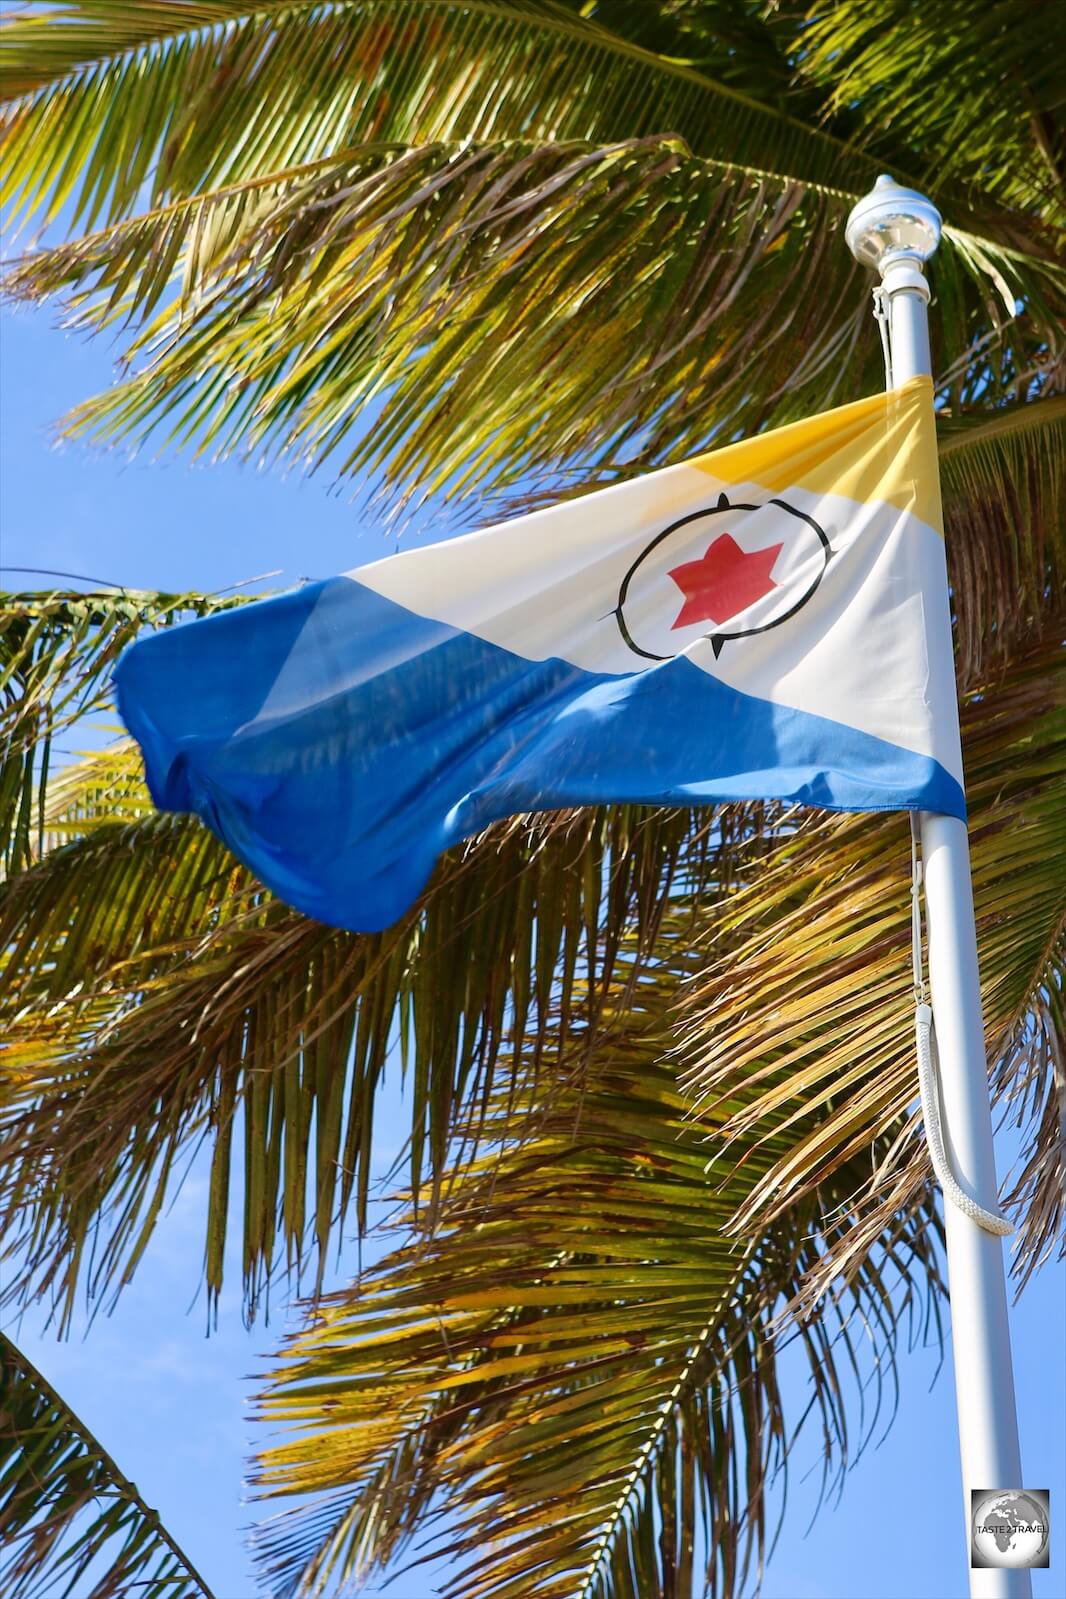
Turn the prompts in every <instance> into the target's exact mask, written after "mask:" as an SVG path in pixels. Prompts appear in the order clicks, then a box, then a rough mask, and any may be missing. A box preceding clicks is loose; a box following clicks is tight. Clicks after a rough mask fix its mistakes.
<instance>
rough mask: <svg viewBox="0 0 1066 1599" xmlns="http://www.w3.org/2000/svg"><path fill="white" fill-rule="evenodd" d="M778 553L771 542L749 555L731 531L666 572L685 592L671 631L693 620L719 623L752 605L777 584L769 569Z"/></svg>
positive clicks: (717, 625) (779, 552) (777, 547)
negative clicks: (700, 553) (700, 554)
mask: <svg viewBox="0 0 1066 1599" xmlns="http://www.w3.org/2000/svg"><path fill="white" fill-rule="evenodd" d="M780 554H781V545H780V544H770V545H768V546H767V547H766V548H765V549H763V550H752V552H751V554H750V555H749V554H748V552H747V550H742V549H741V547H740V545H739V544H738V543H737V541H736V539H734V538H733V537H732V536H731V535H730V534H728V533H722V534H720V535H719V536H718V538H716V539H715V540H714V542H713V543H712V544H711V545H709V546H708V548H707V550H706V552H705V554H704V555H702V556H701V557H700V559H699V560H698V561H686V562H685V563H684V565H683V566H675V567H673V568H672V570H671V571H670V572H669V573H668V576H670V577H672V578H673V580H674V582H675V583H676V584H677V586H678V588H679V589H680V590H681V592H682V594H683V595H684V596H685V603H684V605H683V606H682V607H681V609H680V611H679V612H678V615H677V620H676V621H675V622H674V623H672V624H671V628H670V631H671V632H673V631H674V629H675V628H678V627H690V626H691V625H692V623H693V622H713V623H714V625H715V626H716V627H720V626H721V624H722V623H723V622H728V621H729V618H730V617H731V616H736V615H737V614H738V612H740V611H743V610H745V609H746V608H747V607H748V606H749V605H754V603H755V601H756V600H761V599H762V597H763V595H764V594H769V592H770V590H771V589H775V588H777V584H776V583H775V582H774V580H773V578H772V577H771V576H770V570H771V568H772V566H773V564H774V562H775V561H776V560H777V557H778V556H779V555H780Z"/></svg>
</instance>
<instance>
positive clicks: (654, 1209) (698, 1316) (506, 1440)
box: [258, 980, 935, 1599]
mask: <svg viewBox="0 0 1066 1599" xmlns="http://www.w3.org/2000/svg"><path fill="white" fill-rule="evenodd" d="M668 996H669V986H668V987H667V989H666V990H665V991H664V995H659V994H658V992H657V991H656V989H655V985H654V980H652V983H651V986H650V988H649V989H648V990H647V991H646V992H645V997H644V999H643V1000H642V1001H641V1002H639V1003H638V1007H637V1014H636V1016H635V1015H634V1010H633V1007H632V1005H631V1002H630V1001H629V1000H628V999H627V1000H624V1001H623V1005H624V1009H622V1010H620V1011H619V1012H616V1013H615V1019H616V1021H618V1022H620V1023H622V1025H621V1026H620V1027H619V1028H618V1029H617V1030H614V1031H608V1032H605V1033H603V1034H602V1035H601V1037H600V1040H599V1042H598V1044H597V1045H596V1046H594V1049H593V1053H592V1057H591V1059H590V1058H588V1057H587V1056H586V1057H585V1058H584V1061H583V1064H582V1066H581V1069H580V1070H578V1071H577V1072H576V1075H575V1076H574V1078H573V1079H572V1080H571V1081H570V1082H569V1083H567V1082H566V1081H565V1077H563V1079H562V1080H561V1074H560V1071H559V1069H558V1067H557V1069H556V1070H555V1072H554V1073H553V1076H554V1078H555V1081H556V1083H557V1085H558V1086H557V1087H556V1090H555V1092H554V1094H553V1097H552V1103H551V1104H550V1105H549V1106H546V1107H543V1106H542V1107H541V1108H540V1110H539V1113H538V1112H536V1111H535V1110H534V1108H533V1107H529V1106H527V1107H523V1105H522V1103H521V1100H522V1091H521V1090H519V1093H518V1096H517V1098H514V1097H513V1098H512V1108H511V1109H510V1110H508V1109H506V1108H505V1107H506V1095H505V1094H503V1093H502V1092H501V1095H500V1098H499V1101H498V1103H497V1107H496V1109H495V1111H494V1113H493V1114H492V1115H491V1116H490V1121H489V1138H490V1140H491V1141H492V1142H493V1143H496V1144H497V1145H502V1146H503V1148H502V1149H501V1151H500V1152H499V1153H498V1154H494V1155H491V1156H486V1158H485V1160H484V1161H483V1162H482V1163H481V1165H480V1166H479V1167H477V1168H474V1169H472V1170H471V1169H468V1170H466V1171H464V1172H462V1173H461V1174H457V1177H456V1180H455V1182H454V1183H453V1184H452V1185H451V1186H450V1189H449V1198H448V1201H447V1203H446V1205H445V1208H444V1211H443V1213H442V1217H441V1225H440V1226H439V1227H438V1229H437V1230H436V1232H435V1233H434V1235H433V1236H432V1237H426V1236H422V1235H418V1234H416V1235H415V1236H414V1237H412V1239H411V1241H410V1243H408V1244H406V1245H405V1246H403V1247H401V1248H399V1249H397V1250H396V1251H395V1252H394V1253H393V1254H392V1255H390V1256H389V1257H387V1258H386V1259H385V1260H384V1261H383V1262H382V1263H381V1265H380V1266H378V1267H376V1268H374V1269H372V1270H371V1271H369V1272H368V1273H365V1274H364V1276H363V1277H362V1278H361V1279H360V1280H359V1282H358V1283H357V1284H355V1285H353V1287H352V1289H351V1290H349V1291H345V1292H343V1293H340V1294H337V1295H334V1296H331V1297H330V1298H329V1299H328V1300H327V1301H326V1302H325V1303H323V1304H321V1305H319V1307H318V1308H317V1309H316V1311H315V1314H314V1316H313V1317H312V1318H311V1319H310V1320H309V1322H308V1324H307V1326H306V1328H305V1330H304V1331H303V1332H301V1333H300V1334H299V1335H298V1336H297V1337H295V1338H294V1339H293V1340H292V1341H291V1342H290V1344H289V1345H288V1347H287V1348H286V1350H285V1355H286V1359H285V1363H284V1365H282V1366H281V1367H280V1368H279V1369H278V1370H277V1371H276V1372H275V1373H274V1374H273V1376H272V1379H271V1383H270V1386H269V1388H268V1389H267V1391H266V1393H265V1395H264V1396H263V1399H262V1403H261V1414H262V1417H263V1419H264V1420H266V1421H269V1422H271V1423H273V1424H275V1425H276V1424H278V1423H282V1424H284V1425H285V1426H286V1427H287V1428H288V1429H290V1430H291V1432H292V1437H291V1438H290V1440H289V1441H287V1442H283V1443H280V1444H278V1445H277V1446H276V1447H273V1448H270V1449H267V1450H266V1451H264V1453H263V1455H262V1456H261V1460H260V1465H259V1473H258V1482H259V1485H260V1488H261V1491H262V1492H263V1493H264V1494H265V1495H269V1496H271V1497H273V1496H277V1495H290V1494H297V1495H304V1494H311V1495H313V1496H314V1497H313V1499H312V1501H311V1503H310V1505H308V1506H307V1507H301V1508H298V1509H297V1510H295V1511H292V1512H290V1513H288V1514H287V1515H283V1516H281V1517H278V1518H275V1520H273V1521H272V1522H268V1523H267V1524H266V1526H265V1527H264V1528H263V1530H262V1533H261V1535H260V1548H261V1559H262V1565H263V1570H264V1575H265V1577H266V1578H267V1580H268V1581H269V1583H270V1585H271V1587H272V1588H273V1590H274V1591H275V1592H279V1593H295V1592H297V1591H305V1592H314V1593H322V1592H327V1591H328V1592H335V1591H338V1590H340V1588H341V1587H342V1586H343V1584H344V1583H345V1582H346V1581H351V1580H353V1579H358V1578H361V1577H362V1578H365V1577H367V1576H369V1575H370V1574H371V1573H372V1572H373V1571H374V1570H375V1569H378V1568H380V1567H381V1565H382V1564H383V1563H384V1562H385V1561H386V1560H389V1559H395V1558H397V1557H398V1556H399V1555H400V1554H402V1551H403V1549H404V1547H405V1545H406V1544H407V1543H408V1541H409V1539H410V1537H411V1535H412V1533H413V1531H414V1530H415V1529H416V1528H417V1527H418V1525H419V1522H420V1519H421V1517H422V1516H423V1515H424V1514H425V1512H426V1510H427V1507H428V1505H429V1503H430V1501H431V1500H432V1501H433V1503H434V1505H435V1507H436V1508H437V1509H438V1510H439V1511H440V1512H442V1513H443V1517H444V1523H443V1527H442V1529H441V1530H439V1531H438V1532H437V1533H436V1534H435V1535H434V1536H433V1540H432V1543H433V1548H434V1552H435V1553H438V1554H442V1553H443V1554H449V1555H451V1556H452V1557H453V1559H454V1560H455V1561H456V1563H457V1570H456V1572H455V1575H454V1577H453V1578H452V1579H451V1581H450V1582H449V1583H448V1585H447V1587H446V1589H445V1592H446V1593H447V1594H449V1595H456V1596H458V1595H462V1596H463V1599H475V1596H476V1599H504V1596H506V1599H518V1596H519V1595H521V1596H522V1599H575V1596H578V1595H580V1596H582V1599H593V1596H595V1599H606V1596H607V1595H610V1596H611V1599H646V1596H647V1595H648V1594H653V1593H664V1592H669V1591H673V1592H676V1593H678V1594H679V1595H685V1596H686V1599H687V1596H688V1595H689V1594H690V1593H691V1592H692V1591H693V1583H694V1578H695V1573H694V1570H693V1561H694V1550H695V1548H696V1547H697V1544H698V1542H700V1541H701V1540H702V1543H703V1546H704V1548H705V1549H706V1551H707V1554H708V1557H709V1560H710V1567H709V1571H708V1582H709V1586H710V1591H711V1592H712V1593H717V1594H722V1595H728V1594H732V1593H735V1592H737V1591H738V1590H739V1589H741V1588H742V1587H743V1585H744V1582H745V1576H746V1574H747V1573H748V1572H749V1570H750V1567H751V1563H752V1562H753V1561H754V1562H755V1563H756V1564H761V1560H762V1557H763V1555H764V1553H765V1547H766V1536H767V1533H766V1525H765V1508H764V1487H765V1484H766V1482H767V1480H768V1477H769V1475H770V1473H771V1472H772V1471H773V1470H774V1469H776V1467H777V1466H778V1465H780V1464H781V1463H782V1460H783V1458H784V1455H785V1453H786V1449H787V1444H788V1442H789V1423H788V1418H786V1416H785V1415H784V1413H783V1408H782V1398H781V1395H780V1393H779V1391H778V1385H777V1355H778V1351H779V1347H780V1344H781V1343H782V1342H784V1341H785V1340H786V1338H788V1337H800V1338H802V1339H803V1340H804V1341H805V1343H806V1347H807V1353H808V1355H809V1358H810V1369H811V1376H812V1382H813V1389H814V1397H813V1401H812V1402H813V1404H814V1406H815V1409H816V1410H818V1411H819V1412H820V1417H821V1421H822V1425H823V1427H824V1429H825V1435H826V1446H827V1453H826V1460H825V1469H826V1473H827V1476H831V1474H832V1470H833V1461H834V1457H835V1462H836V1464H837V1465H838V1466H839V1465H841V1464H842V1463H843V1461H844V1460H846V1458H847V1455H848V1450H849V1446H851V1445H852V1443H853V1440H851V1438H850V1436H849V1431H848V1421H847V1416H846V1412H845V1406H844V1399H843V1393H844V1384H843V1382H842V1380H841V1373H840V1372H839V1371H838V1366H837V1362H838V1359H839V1360H841V1361H842V1362H843V1363H844V1364H847V1362H848V1360H849V1359H853V1358H854V1357H855V1351H854V1350H852V1349H851V1348H850V1344H851V1341H852V1339H853V1337H854V1334H853V1333H852V1332H851V1331H850V1330H849V1315H850V1313H851V1312H857V1313H858V1315H857V1316H856V1321H857V1320H858V1319H859V1318H860V1317H861V1316H862V1315H863V1314H864V1313H865V1314H867V1315H869V1317H870V1323H869V1331H870V1332H871V1333H872V1335H873V1337H874V1341H875V1346H876V1347H877V1348H878V1350H879V1353H880V1355H881V1357H882V1362H883V1364H882V1367H881V1370H880V1373H879V1376H880V1380H882V1381H884V1382H886V1383H887V1382H889V1380H890V1379H889V1367H890V1365H891V1360H892V1338H893V1335H892V1331H891V1328H889V1327H886V1326H885V1324H884V1321H883V1304H882V1303H881V1298H880V1296H881V1295H882V1294H884V1293H886V1292H888V1291H889V1283H890V1282H891V1283H892V1291H893V1292H894V1293H895V1294H896V1296H897V1297H896V1303H899V1302H900V1300H901V1298H902V1297H903V1296H904V1295H905V1294H906V1292H907V1289H908V1287H909V1283H908V1273H909V1272H911V1271H913V1273H914V1276H915V1279H916V1283H917V1286H918V1292H919V1295H920V1294H921V1292H922V1286H921V1285H922V1283H923V1282H927V1281H928V1277H927V1274H928V1272H929V1270H930V1268H931V1262H932V1246H933V1238H934V1237H935V1226H934V1227H933V1228H932V1229H931V1228H930V1222H931V1215H932V1213H931V1209H930V1207H929V1206H928V1204H923V1205H921V1206H919V1207H918V1210H917V1211H914V1210H913V1209H912V1212H911V1215H910V1218H909V1219H908V1220H907V1221H906V1222H904V1223H903V1224H902V1228H901V1229H897V1230H896V1232H895V1233H890V1234H888V1235H886V1240H885V1243H886V1249H885V1251H882V1252H881V1253H880V1254H878V1252H873V1253H872V1254H871V1255H870V1257H869V1258H868V1260H867V1262H866V1266H865V1268H864V1272H863V1273H860V1274H859V1275H858V1277H857V1279H856V1281H855V1283H854V1284H853V1285H852V1289H851V1291H850V1293H849V1294H848V1295H847V1296H846V1298H845V1299H842V1300H841V1301H840V1302H839V1303H838V1306H837V1310H836V1312H835V1313H833V1312H831V1313H829V1314H827V1315H826V1316H825V1317H824V1318H823V1319H822V1320H821V1321H820V1322H818V1323H815V1324H811V1325H810V1326H803V1325H799V1324H796V1323H790V1324H788V1326H787V1328H786V1326H785V1325H784V1324H782V1323H781V1322H779V1321H778V1320H776V1319H775V1309H776V1306H777V1304H778V1303H779V1301H780V1299H781V1298H782V1297H783V1298H784V1299H786V1300H787V1299H790V1298H791V1297H792V1295H793V1293H794V1291H795V1288H796V1285H797V1284H798V1282H799V1281H800V1280H801V1279H802V1277H803V1274H804V1272H805V1270H807V1269H808V1268H809V1267H810V1266H811V1264H812V1263H813V1262H814V1261H815V1260H816V1259H817V1256H818V1249H819V1234H818V1229H817V1222H816V1220H815V1217H814V1211H813V1208H812V1207H805V1208H803V1209H801V1210H797V1211H795V1212H794V1214H793V1217H792V1218H791V1220H790V1222H789V1224H788V1225H787V1226H786V1227H782V1228H778V1229H776V1230H772V1231H771V1232H769V1233H764V1234H760V1233H755V1232H752V1233H749V1234H748V1235H747V1236H746V1237H744V1238H735V1237H734V1238H732V1239H730V1238H729V1236H728V1235H727V1233H726V1231H725V1226H726V1223H727V1220H728V1218H729V1216H730V1215H731V1214H732V1213H733V1212H734V1211H735V1209H736V1208H737V1206H738V1204H739V1203H740V1202H741V1198H742V1195H743V1193H744V1192H745V1191H747V1190H748V1189H749V1188H750V1187H751V1186H752V1185H754V1184H757V1183H758V1181H759V1180H760V1178H761V1177H762V1176H763V1175H764V1174H765V1172H766V1171H767V1170H768V1168H769V1165H770V1163H771V1161H772V1158H773V1157H772V1154H771V1152H770V1150H769V1149H762V1150H760V1149H752V1151H751V1159H750V1161H748V1162H746V1163H745V1166H744V1168H743V1170H737V1171H735V1172H734V1173H733V1174H732V1175H731V1176H730V1177H729V1178H728V1180H726V1181H725V1182H719V1181H718V1180H717V1179H716V1177H714V1176H713V1175H712V1176H709V1175H708V1174H707V1170H706V1166H707V1153H708V1150H707V1145H706V1143H705V1141H704V1140H705V1138H706V1136H707V1134H708V1132H709V1131H710V1130H711V1126H712V1124H711V1123H710V1122H707V1123H704V1124H702V1125H700V1126H697V1125H695V1124H694V1123H693V1122H692V1120H691V1118H690V1116H689V1113H688V1107H687V1105H686V1102H685V1100H684V1098H683V1096H681V1095H680V1094H679V1093H678V1091H677V1088H676V1086H675V1083H674V1079H673V1073H672V1072H671V1071H670V1069H669V1067H667V1066H664V1065H663V1064H662V1053H663V1051H664V1049H667V1048H668V1047H669V1028H668V1026H664V1021H665V1020H666V1018H665V1015H664V1011H663V1003H662V1002H663V998H664V997H668ZM616 998H617V999H621V998H622V991H621V990H619V992H618V994H617V995H616ZM561 1064H562V1062H560V1063H559V1065H561ZM740 1092H742V1090H740ZM531 1114H532V1115H533V1116H534V1121H535V1127H536V1131H535V1132H534V1133H533V1134H532V1135H530V1133H529V1129H528V1117H529V1115H531ZM512 1127H515V1128H516V1130H517V1139H518V1141H517V1143H516V1144H515V1145H514V1146H513V1147H508V1146H509V1141H510V1133H511V1129H512ZM575 1127H576V1128H577V1129H578V1132H577V1134H576V1135H575ZM853 1175H854V1173H852V1176H853ZM847 1181H848V1175H847V1174H843V1175H842V1182H844V1183H846V1182H847ZM843 1192H844V1189H843V1187H841V1188H840V1189H838V1190H837V1189H834V1187H833V1185H832V1184H830V1185H829V1187H828V1188H827V1189H826V1191H825V1194H824V1195H823V1196H822V1197H823V1200H827V1201H831V1200H832V1198H833V1197H834V1195H835V1194H836V1193H841V1194H842V1193H843ZM932 1269H933V1273H934V1281H935V1268H932ZM899 1270H902V1282H901V1280H900V1278H899V1276H898V1275H897V1272H898V1271H899ZM838 1340H839V1341H840V1342H841V1344H842V1345H843V1346H844V1348H846V1349H847V1354H846V1355H845V1354H844V1353H843V1352H842V1351H840V1350H838V1349H837V1348H836V1347H835V1345H836V1343H837V1341H838ZM796 1419H798V1418H796ZM701 1529H702V1530H701ZM672 1584H676V1586H671V1585H672ZM699 1587H700V1584H699V1580H698V1578H695V1589H696V1591H699Z"/></svg>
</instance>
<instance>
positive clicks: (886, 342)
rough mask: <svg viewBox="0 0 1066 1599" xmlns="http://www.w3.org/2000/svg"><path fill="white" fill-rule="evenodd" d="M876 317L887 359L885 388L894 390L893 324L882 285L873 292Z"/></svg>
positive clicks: (882, 348) (884, 354)
mask: <svg viewBox="0 0 1066 1599" xmlns="http://www.w3.org/2000/svg"><path fill="white" fill-rule="evenodd" d="M873 297H874V316H875V317H876V319H877V327H878V331H879V332H880V334H881V354H882V355H883V356H884V358H885V388H886V389H894V388H895V386H896V385H895V384H894V383H893V381H892V324H891V321H890V320H889V301H888V294H887V292H886V290H885V289H884V287H883V286H882V285H881V284H878V286H877V288H876V289H874V291H873Z"/></svg>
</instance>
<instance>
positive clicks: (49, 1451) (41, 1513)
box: [0, 1333, 211, 1599]
mask: <svg viewBox="0 0 1066 1599" xmlns="http://www.w3.org/2000/svg"><path fill="white" fill-rule="evenodd" d="M0 1583H2V1584H3V1589H4V1593H5V1595H6V1596H7V1599H118V1596H119V1595H122V1594H128V1593H131V1592H137V1593H139V1594H143V1595H144V1596H145V1599H211V1593H210V1590H209V1589H208V1587H207V1584H206V1583H205V1582H204V1580H203V1578H202V1577H201V1576H200V1574H199V1573H198V1572H197V1571H196V1569H195V1568H194V1566H193V1565H192V1564H191V1562H190V1561H189V1559H188V1557H187V1556H186V1555H185V1554H184V1553H183V1552H182V1550H181V1549H179V1548H178V1545H177V1544H176V1543H175V1542H174V1540H173V1539H172V1538H171V1537H170V1535H169V1534H168V1533H167V1532H166V1530H165V1529H164V1528H163V1527H162V1525H161V1524H160V1520H159V1516H158V1513H157V1512H156V1511H154V1510H150V1509H149V1508H148V1506H147V1505H146V1504H145V1502H144V1500H143V1499H142V1498H141V1496H140V1494H139V1493H138V1492H137V1489H136V1487H135V1486H134V1484H133V1483H132V1482H130V1481H129V1479H128V1478H127V1477H125V1476H123V1474H122V1472H121V1471H120V1470H119V1468H118V1466H117V1465H116V1464H115V1462H114V1461H113V1460H112V1458H111V1456H110V1455H109V1454H108V1453H107V1450H106V1449H104V1447H103V1445H102V1444H101V1443H99V1442H98V1440H97V1439H96V1438H94V1437H93V1435H92V1433H91V1432H89V1430H88V1428H87V1427H86V1426H85V1424H84V1423H83V1422H82V1421H80V1420H79V1419H78V1417H77V1416H75V1415H74V1413H73V1412H72V1411H71V1410H70V1409H69V1408H68V1407H67V1406H66V1405H65V1404H64V1402H63V1400H62V1399H61V1398H60V1397H59V1395H58V1394H57V1393H56V1392H55V1389H54V1388H52V1387H51V1386H50V1385H49V1384H48V1383H47V1382H46V1381H45V1379H44V1378H43V1377H42V1376H41V1373H40V1372H39V1371H38V1370H37V1368H36V1367H35V1366H34V1365H33V1364H32V1363H31V1362H30V1361H29V1360H28V1359H27V1358H26V1356H25V1355H24V1354H23V1353H22V1351H21V1350H19V1349H18V1348H16V1346H15V1345H14V1344H13V1343H12V1342H11V1339H10V1338H8V1337H7V1335H6V1334H5V1333H0Z"/></svg>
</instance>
